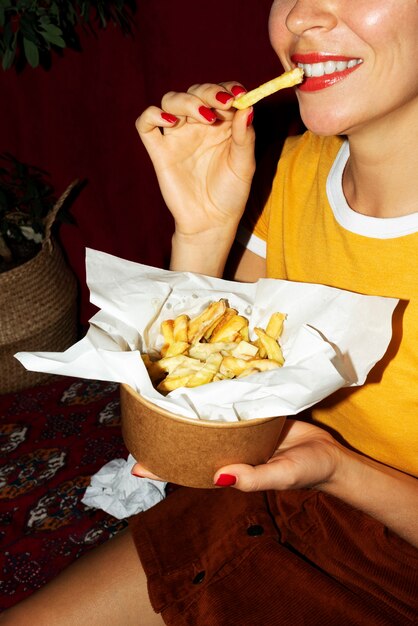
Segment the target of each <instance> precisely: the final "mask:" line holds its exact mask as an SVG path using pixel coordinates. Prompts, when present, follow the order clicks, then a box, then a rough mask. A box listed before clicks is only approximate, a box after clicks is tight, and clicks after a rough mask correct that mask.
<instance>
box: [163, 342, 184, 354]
mask: <svg viewBox="0 0 418 626" xmlns="http://www.w3.org/2000/svg"><path fill="white" fill-rule="evenodd" d="M166 345H167V344H166ZM163 347H165V346H163ZM188 349H189V344H188V343H187V341H173V343H170V344H169V345H167V348H166V349H165V350H164V357H169V356H177V355H178V354H185V353H186V352H187V351H188Z"/></svg>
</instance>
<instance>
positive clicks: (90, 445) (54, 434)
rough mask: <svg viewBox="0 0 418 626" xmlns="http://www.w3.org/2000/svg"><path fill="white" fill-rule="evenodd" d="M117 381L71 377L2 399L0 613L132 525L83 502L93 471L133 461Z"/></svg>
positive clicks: (0, 429)
mask: <svg viewBox="0 0 418 626" xmlns="http://www.w3.org/2000/svg"><path fill="white" fill-rule="evenodd" d="M119 424H120V415H119V389H118V385H116V384H114V383H103V382H96V381H87V380H80V379H73V378H67V377H65V378H64V377H57V378H54V379H53V381H52V382H50V383H49V384H47V385H44V386H39V387H34V388H32V389H29V390H25V391H23V392H22V391H21V392H18V393H15V394H7V395H2V396H0V450H1V457H0V545H1V550H0V552H1V554H0V611H1V610H4V609H6V608H8V607H10V606H12V605H13V604H16V603H17V602H19V601H20V600H21V599H23V598H24V597H26V596H28V595H29V594H30V593H32V592H33V591H34V590H35V589H37V588H38V587H40V586H42V585H44V584H45V583H46V582H48V581H49V580H50V579H51V578H53V577H54V576H55V575H56V574H57V573H58V572H59V571H60V570H62V569H63V568H64V567H66V566H67V565H68V564H69V563H71V562H72V561H73V560H74V559H76V558H77V557H79V556H80V555H81V554H82V553H83V552H86V551H87V550H89V549H90V548H92V547H94V546H96V545H99V544H100V543H102V542H103V541H105V540H107V539H109V538H110V537H112V536H113V535H114V534H115V533H116V532H117V531H119V530H121V529H122V528H123V527H124V526H125V525H126V522H124V521H120V520H117V519H115V518H113V517H111V516H110V515H108V514H106V513H104V512H103V511H101V510H96V509H88V508H87V507H85V506H84V505H83V504H82V503H81V498H82V496H83V493H84V490H85V488H86V487H87V485H88V484H89V480H90V476H91V475H92V474H94V473H95V472H96V471H98V470H99V469H100V468H101V467H102V466H103V465H104V464H105V463H107V462H108V461H111V460H112V459H114V458H126V457H127V451H126V449H125V446H124V444H123V441H122V437H121V433H120V426H119Z"/></svg>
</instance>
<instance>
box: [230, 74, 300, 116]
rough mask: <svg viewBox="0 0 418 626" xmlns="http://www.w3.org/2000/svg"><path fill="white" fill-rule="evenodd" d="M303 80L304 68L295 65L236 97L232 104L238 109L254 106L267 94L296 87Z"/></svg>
mask: <svg viewBox="0 0 418 626" xmlns="http://www.w3.org/2000/svg"><path fill="white" fill-rule="evenodd" d="M302 80H303V70H302V69H301V68H300V67H295V68H294V69H293V70H290V71H289V72H285V73H284V74H281V75H280V76H278V77H277V78H273V79H272V80H269V81H268V82H267V83H263V84H262V85H260V86H259V87H257V88H256V89H252V90H251V91H247V93H244V94H243V95H242V96H239V97H238V98H235V100H234V101H233V102H232V106H234V107H235V108H236V109H246V108H247V107H250V106H252V105H253V104H255V103H256V102H259V100H262V99H263V98H265V97H266V96H270V95H271V94H273V93H275V92H276V91H279V90H280V89H285V88H286V87H294V85H298V84H299V83H301V82H302Z"/></svg>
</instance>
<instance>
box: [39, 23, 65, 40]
mask: <svg viewBox="0 0 418 626" xmlns="http://www.w3.org/2000/svg"><path fill="white" fill-rule="evenodd" d="M42 27H43V29H44V30H45V31H46V32H47V33H48V34H49V35H56V36H57V37H62V30H61V28H60V27H59V26H55V24H51V22H50V23H49V24H45V25H44V24H42Z"/></svg>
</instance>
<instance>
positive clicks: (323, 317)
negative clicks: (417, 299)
mask: <svg viewBox="0 0 418 626" xmlns="http://www.w3.org/2000/svg"><path fill="white" fill-rule="evenodd" d="M86 270H87V283H88V286H89V289H90V294H91V301H92V303H94V304H95V305H97V307H98V308H99V311H98V313H97V314H96V315H94V316H93V318H92V319H91V320H90V327H89V330H88V332H87V334H86V336H85V337H84V338H83V339H82V340H81V341H79V342H78V343H76V344H75V345H73V346H72V347H70V348H69V349H68V350H66V351H65V352H62V353H54V352H32V353H29V352H19V353H18V354H16V355H15V356H16V358H17V359H18V360H19V361H20V362H21V363H22V364H23V365H24V366H25V367H26V368H27V369H29V370H33V371H39V372H49V373H54V374H62V375H67V376H76V377H81V378H91V379H95V380H108V381H115V382H119V383H127V384H129V385H130V386H131V387H133V388H134V389H136V390H137V391H138V392H139V393H141V394H142V395H143V396H144V397H145V398H147V399H148V400H150V401H151V402H154V403H156V404H158V405H160V406H162V407H164V408H166V409H168V410H169V411H172V412H174V413H177V414H179V415H183V416H185V417H194V418H197V419H199V418H200V419H211V420H224V421H225V420H227V421H233V420H238V419H240V420H246V419H253V418H258V417H270V416H273V415H294V414H296V413H298V412H300V411H302V410H303V409H305V408H307V407H309V406H312V405H313V404H315V403H317V402H318V401H320V400H322V399H323V398H325V397H326V396H328V395H330V394H331V393H333V392H334V391H336V390H337V389H339V388H341V387H343V386H347V385H350V386H352V385H362V384H363V383H364V382H365V380H366V377H367V374H368V372H369V371H370V370H371V368H372V367H373V365H374V364H375V363H376V362H377V361H379V360H380V359H381V357H382V356H383V354H384V353H385V351H386V349H387V346H388V344H389V342H390V339H391V333H392V329H391V318H392V313H393V310H394V308H395V306H396V304H397V302H398V301H397V300H395V299H392V298H380V297H376V296H364V295H360V294H356V293H351V292H347V291H343V290H340V289H334V288H331V287H327V286H324V285H317V284H306V283H296V282H290V281H282V280H274V279H262V280H259V281H258V282H257V283H251V284H249V283H239V282H232V281H226V280H222V279H218V278H211V277H207V276H202V275H197V274H192V273H187V272H171V271H167V270H161V269H158V268H154V267H149V266H146V265H141V264H138V263H133V262H131V261H126V260H124V259H121V258H118V257H115V256H112V255H109V254H106V253H103V252H99V251H96V250H91V249H87V251H86ZM219 298H227V299H228V300H229V304H230V306H231V307H234V308H236V309H238V311H239V313H240V314H242V315H245V316H246V317H248V319H249V322H250V329H253V328H254V327H255V326H261V327H264V328H265V326H266V324H267V322H268V319H269V317H270V315H271V313H273V312H275V311H281V312H283V313H286V314H287V319H286V322H285V328H284V333H283V338H282V348H283V353H284V356H285V365H284V366H283V367H282V368H280V369H278V370H272V371H268V372H262V373H259V374H254V375H251V376H248V377H246V378H242V379H235V380H227V381H219V382H215V383H210V384H208V385H203V386H201V387H196V388H193V389H185V388H182V389H176V390H175V391H173V392H171V393H170V394H169V395H168V396H166V397H164V396H162V395H161V394H160V393H159V392H158V391H157V390H156V389H154V387H153V386H152V384H151V381H150V379H149V376H148V373H147V371H146V368H145V366H144V365H143V362H142V359H141V358H140V353H141V352H149V351H153V350H155V349H158V348H159V347H160V346H161V344H162V342H163V340H162V336H161V335H160V332H159V327H160V323H161V321H162V320H164V319H168V318H173V317H176V316H177V315H180V314H181V313H187V314H188V315H189V316H190V317H192V316H193V315H197V314H198V313H200V312H201V311H202V310H203V308H204V307H206V306H207V305H208V304H209V302H211V301H214V300H218V299H219Z"/></svg>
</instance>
